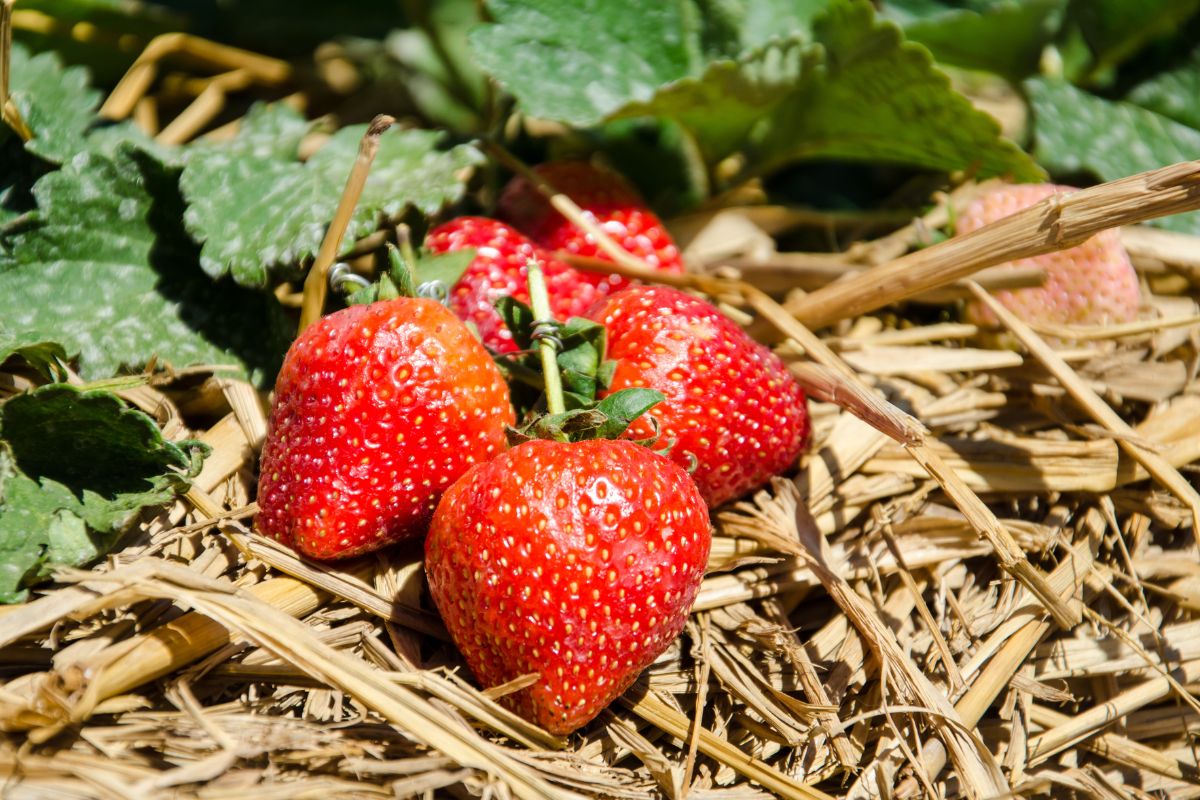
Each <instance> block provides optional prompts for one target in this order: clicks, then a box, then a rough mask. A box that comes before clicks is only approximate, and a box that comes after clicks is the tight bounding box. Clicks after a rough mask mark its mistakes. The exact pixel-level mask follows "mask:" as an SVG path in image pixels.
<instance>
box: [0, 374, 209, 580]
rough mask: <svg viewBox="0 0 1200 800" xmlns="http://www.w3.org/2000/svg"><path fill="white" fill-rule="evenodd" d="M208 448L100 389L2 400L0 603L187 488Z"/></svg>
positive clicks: (77, 560)
mask: <svg viewBox="0 0 1200 800" xmlns="http://www.w3.org/2000/svg"><path fill="white" fill-rule="evenodd" d="M205 451H206V448H204V446H203V445H200V444H199V443H194V442H180V443H177V444H176V443H171V442H167V441H165V440H164V439H163V438H162V433H161V432H160V431H159V429H158V426H157V425H155V424H154V421H153V420H151V419H150V418H149V417H147V416H146V415H145V414H143V413H142V412H140V411H136V410H133V409H129V408H126V407H125V405H124V404H123V403H122V402H121V400H120V399H119V398H118V397H117V396H116V395H113V394H111V393H109V392H105V391H97V390H93V391H83V390H80V389H78V388H75V387H73V386H68V385H66V384H52V385H50V386H44V387H42V388H40V389H37V390H35V391H33V392H30V393H28V394H24V395H18V396H16V397H14V398H12V399H11V400H9V401H8V402H7V403H6V404H5V405H4V406H3V408H2V409H0V602H19V601H21V600H23V599H25V597H26V596H27V594H28V592H27V590H26V588H25V587H27V586H28V585H29V584H31V583H34V582H36V581H38V580H40V579H42V578H44V577H46V576H47V575H49V574H50V572H51V571H52V570H53V568H54V567H56V566H82V565H85V564H87V563H89V562H91V561H94V560H95V559H96V558H98V557H100V556H101V555H103V554H104V553H106V552H108V550H109V549H111V548H112V547H113V545H114V544H115V543H116V541H117V539H118V538H119V537H120V534H121V533H123V532H124V531H125V530H126V529H127V528H128V526H129V525H130V524H131V523H132V522H133V521H134V520H135V519H136V518H137V515H138V513H139V512H140V510H141V509H142V508H145V507H147V506H155V505H161V504H163V503H166V502H168V501H170V500H172V499H173V498H174V497H175V496H176V495H178V494H180V493H182V492H184V491H186V490H187V488H188V486H189V485H190V478H191V477H194V476H195V475H196V474H198V472H199V469H200V464H201V460H202V457H203V454H204V453H205Z"/></svg>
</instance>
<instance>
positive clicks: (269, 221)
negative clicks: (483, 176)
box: [180, 105, 482, 288]
mask: <svg viewBox="0 0 1200 800" xmlns="http://www.w3.org/2000/svg"><path fill="white" fill-rule="evenodd" d="M307 129H308V123H307V122H305V121H304V120H303V118H302V117H300V116H299V115H298V114H297V113H296V112H294V111H291V110H290V109H288V108H286V107H285V106H282V105H275V106H269V107H259V108H257V109H256V110H254V111H253V112H252V113H251V114H250V115H249V116H248V117H247V120H246V122H245V124H243V126H242V129H241V130H239V132H238V135H237V136H236V137H234V139H233V141H232V142H229V143H225V144H223V145H221V146H208V147H201V148H198V149H196V150H194V151H192V152H190V153H189V154H188V156H187V158H186V166H185V168H184V171H183V178H182V179H181V182H180V185H181V187H182V190H183V194H184V197H185V198H186V199H187V201H188V204H189V206H188V209H187V213H186V215H185V217H184V222H185V224H186V225H187V228H188V230H189V231H190V232H191V234H192V236H193V237H194V238H195V239H196V241H198V242H201V243H202V245H203V248H202V250H201V256H200V262H201V265H202V266H203V267H204V270H205V272H207V273H209V274H210V275H213V276H214V277H220V276H222V275H225V274H226V273H229V274H231V275H232V277H233V279H234V280H235V281H236V282H237V283H239V284H241V285H243V286H249V287H255V288H258V287H264V286H267V285H269V284H270V283H271V282H272V280H273V279H274V278H278V277H296V276H297V275H298V273H299V270H298V267H299V264H300V262H301V261H303V260H304V259H306V258H309V257H311V256H313V255H315V253H316V251H317V249H318V248H319V247H320V245H321V239H322V238H323V237H324V235H325V228H326V226H327V225H328V223H329V221H330V220H331V219H332V218H333V214H334V210H335V209H336V208H337V204H338V200H339V198H340V197H341V193H342V189H343V187H344V186H345V184H346V178H347V177H348V176H349V175H350V169H351V167H352V166H353V164H354V159H355V156H356V155H357V152H358V144H359V140H360V139H361V138H362V135H363V133H365V132H366V126H365V125H351V126H349V127H346V128H343V129H341V130H340V131H338V132H337V133H336V134H334V136H333V137H332V138H331V139H330V140H329V141H328V142H327V143H326V144H325V145H324V146H323V147H322V148H321V149H320V150H318V151H317V152H316V154H314V155H313V157H312V158H311V159H309V161H308V162H307V163H302V162H301V161H299V156H298V153H297V147H298V144H299V141H300V138H301V137H302V136H303V135H304V133H305V131H306V130H307ZM442 138H443V135H442V134H440V133H438V132H435V131H421V130H410V131H401V130H389V131H388V132H386V133H385V134H383V136H382V137H381V139H380V143H379V152H378V154H377V155H376V157H375V162H374V165H373V166H372V168H371V175H370V178H369V179H368V181H367V184H366V187H365V189H364V191H363V194H362V198H361V199H360V201H359V204H358V207H357V208H356V210H355V213H354V217H353V219H352V221H351V224H350V228H349V230H348V231H347V235H346V239H347V243H349V242H353V241H354V240H355V239H356V238H358V237H361V236H364V235H366V234H368V233H370V232H371V231H373V230H375V229H376V227H378V224H379V218H380V217H381V216H386V217H395V216H398V215H399V214H400V212H402V211H404V210H405V209H406V208H408V207H409V206H413V207H415V208H417V209H419V210H420V211H422V212H424V213H426V214H430V213H433V212H435V211H437V210H438V209H440V208H441V207H442V206H443V205H444V204H446V203H449V202H453V201H455V200H457V199H458V198H459V197H461V196H462V192H463V184H464V182H465V180H466V178H467V177H468V176H469V173H470V168H472V167H473V166H474V165H476V164H478V163H480V161H481V158H482V157H481V155H480V154H479V152H478V151H477V150H476V149H475V148H473V147H470V146H468V145H459V146H457V147H453V148H451V149H449V150H439V149H438V146H439V144H440V142H441V140H442Z"/></svg>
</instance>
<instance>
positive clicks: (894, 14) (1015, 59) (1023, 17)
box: [884, 0, 1067, 79]
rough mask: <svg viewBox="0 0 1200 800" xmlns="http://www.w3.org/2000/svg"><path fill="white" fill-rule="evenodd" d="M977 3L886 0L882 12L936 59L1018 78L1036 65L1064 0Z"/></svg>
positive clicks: (1055, 27) (1058, 21)
mask: <svg viewBox="0 0 1200 800" xmlns="http://www.w3.org/2000/svg"><path fill="white" fill-rule="evenodd" d="M972 5H973V6H979V8H962V7H960V6H959V4H955V3H948V2H932V1H931V0H902V1H900V2H897V0H890V2H888V3H887V5H886V6H885V7H884V8H885V15H886V16H887V17H889V18H890V19H893V20H895V21H896V22H898V23H900V24H901V25H902V26H903V28H904V34H905V36H907V37H908V38H909V39H911V40H913V41H915V42H920V43H921V44H923V45H925V46H926V47H928V48H929V50H930V51H931V52H932V53H933V55H934V57H935V58H936V59H937V60H938V61H939V62H941V63H944V64H953V65H954V66H958V67H963V68H966V69H978V70H984V71H987V72H994V73H996V74H998V75H1004V76H1006V77H1008V78H1010V79H1020V78H1023V77H1025V76H1026V75H1029V74H1031V73H1032V72H1034V71H1035V70H1036V69H1037V65H1038V60H1039V59H1040V58H1041V55H1042V50H1043V49H1044V48H1045V46H1046V45H1047V44H1048V43H1049V42H1050V41H1051V40H1052V39H1053V38H1054V36H1055V34H1056V33H1057V32H1058V29H1059V25H1060V24H1061V23H1062V17H1063V11H1064V10H1065V8H1066V5H1067V0H1022V1H1021V2H1014V0H1000V1H999V2H990V3H973V4H972Z"/></svg>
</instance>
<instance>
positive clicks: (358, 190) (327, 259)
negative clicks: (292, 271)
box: [298, 114, 396, 333]
mask: <svg viewBox="0 0 1200 800" xmlns="http://www.w3.org/2000/svg"><path fill="white" fill-rule="evenodd" d="M395 121H396V120H395V119H393V118H392V117H389V116H387V115H385V114H380V115H379V116H377V117H375V119H373V120H371V124H370V126H369V127H368V128H367V132H366V133H364V134H363V138H362V142H360V143H359V146H358V157H357V158H356V159H354V166H353V167H352V168H351V170H350V177H349V178H347V179H346V188H345V189H343V190H342V198H341V200H339V201H338V207H337V211H336V212H335V213H334V215H333V222H331V223H330V224H329V229H328V230H327V231H325V238H324V240H322V242H321V249H320V250H319V251H317V258H316V260H315V261H314V262H313V265H312V268H311V269H310V270H309V271H308V277H306V278H305V279H304V302H303V304H302V305H301V307H300V326H299V330H298V333H303V332H304V329H305V328H307V327H308V326H309V325H311V324H313V323H314V322H316V321H317V320H318V319H320V317H321V312H322V311H323V310H324V308H325V295H326V293H328V291H329V270H330V268H331V267H332V266H333V261H334V259H335V258H337V254H338V249H339V248H340V247H341V246H342V237H343V236H345V235H346V229H347V228H348V227H350V218H351V217H352V216H354V207H355V206H357V205H358V198H359V197H360V196H362V190H363V187H364V186H365V185H366V183H367V177H368V176H369V175H370V173H371V164H372V162H374V161H375V154H376V153H377V152H379V137H381V136H382V135H383V132H384V131H386V130H387V129H388V128H390V127H391V126H392V124H393V123H395Z"/></svg>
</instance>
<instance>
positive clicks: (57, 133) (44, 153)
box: [0, 44, 100, 164]
mask: <svg viewBox="0 0 1200 800" xmlns="http://www.w3.org/2000/svg"><path fill="white" fill-rule="evenodd" d="M10 75H11V89H10V92H11V97H12V101H13V103H14V104H15V105H16V107H17V110H18V111H20V112H21V117H22V118H23V119H24V120H25V124H26V125H28V126H29V129H30V130H31V131H33V136H34V138H33V139H31V140H30V141H29V142H28V143H26V147H27V149H28V150H29V151H30V152H32V153H35V154H36V155H38V156H40V157H41V158H44V159H46V160H47V161H51V162H53V163H56V164H59V163H62V162H64V161H66V160H67V159H68V158H70V157H71V156H73V155H74V154H75V153H78V152H79V151H80V150H82V149H83V147H84V139H85V136H86V134H87V130H88V128H89V127H90V126H91V125H92V123H93V122H94V121H95V119H96V117H95V112H96V107H97V106H98V105H99V104H100V93H99V92H97V91H96V90H94V89H92V88H91V87H90V86H89V83H88V74H87V70H85V69H83V68H82V67H64V66H63V64H62V62H61V61H60V60H59V58H58V56H57V55H56V54H55V53H39V54H38V55H30V53H29V51H28V50H26V49H25V48H24V47H22V46H21V45H20V44H14V45H13V49H12V63H11V65H10ZM14 135H15V134H14V133H12V131H10V130H9V129H8V127H7V126H5V125H0V139H3V138H6V137H8V136H14Z"/></svg>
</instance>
